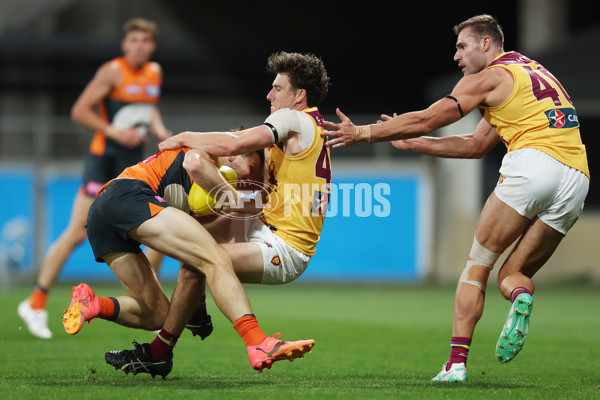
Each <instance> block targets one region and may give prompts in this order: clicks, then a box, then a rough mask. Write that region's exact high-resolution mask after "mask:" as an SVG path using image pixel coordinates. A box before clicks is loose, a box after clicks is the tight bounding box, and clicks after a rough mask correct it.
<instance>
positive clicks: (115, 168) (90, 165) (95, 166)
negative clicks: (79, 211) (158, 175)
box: [83, 139, 144, 197]
mask: <svg viewBox="0 0 600 400" xmlns="http://www.w3.org/2000/svg"><path fill="white" fill-rule="evenodd" d="M143 159H144V148H143V146H139V147H137V148H135V149H128V148H126V147H123V146H120V145H118V144H116V143H111V141H109V140H108V139H107V143H106V151H105V153H104V154H103V155H101V156H97V155H94V154H91V153H88V154H87V155H86V156H85V159H84V161H83V190H84V192H85V193H86V194H87V195H88V196H92V197H93V196H95V195H96V192H98V190H99V189H100V188H101V187H102V185H104V184H105V183H106V182H108V181H110V180H111V179H114V178H116V177H117V176H118V175H119V174H120V173H121V172H123V170H124V169H125V168H127V167H131V166H132V165H135V164H137V163H138V162H140V161H142V160H143Z"/></svg>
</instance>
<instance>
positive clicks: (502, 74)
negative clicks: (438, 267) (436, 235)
mask: <svg viewBox="0 0 600 400" xmlns="http://www.w3.org/2000/svg"><path fill="white" fill-rule="evenodd" d="M454 29H455V33H456V34H457V35H458V38H457V41H456V53H455V56H454V60H455V61H456V62H457V63H458V66H459V68H461V69H462V71H463V73H464V77H463V78H462V79H461V80H460V81H459V82H458V83H457V84H456V86H455V87H454V89H453V90H452V93H451V94H450V95H448V96H446V98H444V99H441V100H439V101H437V102H436V103H434V104H432V105H431V106H430V107H429V108H427V109H426V110H423V111H417V112H410V113H405V114H401V115H398V116H395V117H394V118H390V117H384V119H386V120H387V121H386V122H383V123H380V124H376V125H368V126H355V125H354V124H352V122H351V121H350V119H348V118H347V117H346V116H344V115H343V114H342V113H341V112H340V111H339V110H338V115H339V116H340V118H341V120H342V122H341V123H340V124H335V123H329V122H328V123H327V124H328V126H330V127H332V128H334V129H335V132H327V133H326V134H328V135H331V136H334V138H333V139H331V140H330V141H329V142H328V144H330V145H332V146H333V147H341V146H348V145H351V144H353V143H355V142H357V141H366V142H379V141H387V140H394V142H393V144H394V146H395V147H397V148H400V149H407V150H413V151H416V152H419V153H423V154H428V155H432V156H437V157H454V158H480V157H482V156H483V155H484V154H486V153H487V152H488V151H489V150H490V149H491V148H492V147H494V146H495V145H496V144H497V143H498V142H500V141H502V142H503V143H505V144H506V146H507V149H508V152H507V154H506V155H505V156H504V159H503V161H502V166H501V168H500V179H499V181H498V184H497V185H496V188H495V190H494V192H493V193H492V194H491V195H490V196H489V198H488V200H487V202H486V203H485V205H484V207H483V210H482V212H481V216H480V218H479V221H478V223H477V227H476V228H475V238H474V240H473V246H472V248H471V252H470V253H469V258H468V261H467V265H466V267H465V269H464V271H463V273H462V275H461V277H460V279H459V283H458V287H457V289H456V297H455V303H454V320H453V325H452V339H451V353H450V358H449V360H448V362H446V363H445V364H444V367H443V368H442V370H441V371H440V373H439V374H438V375H437V376H436V377H435V378H434V379H433V380H435V381H460V382H462V381H466V380H467V370H466V362H467V356H468V353H469V348H470V345H471V339H472V337H473V331H474V330H475V326H476V324H477V322H478V321H479V319H480V318H481V315H482V313H483V306H484V300H485V290H486V286H487V281H488V277H489V274H490V271H491V270H492V268H493V266H494V264H495V262H496V261H497V260H498V258H499V257H500V255H501V254H502V253H503V252H504V251H505V250H506V249H507V248H508V247H509V246H510V245H511V244H512V243H514V242H515V241H516V244H515V246H514V248H513V249H512V251H511V253H510V254H509V255H508V257H507V259H506V261H505V262H504V264H503V265H502V267H501V268H500V271H499V272H498V287H499V289H500V292H501V293H502V295H503V296H504V297H505V298H506V299H508V300H510V301H511V303H512V305H511V308H510V311H509V314H508V317H507V319H506V323H505V324H504V326H503V328H502V330H501V333H500V337H499V339H498V342H497V344H496V357H497V358H498V360H499V361H501V362H508V361H510V360H512V359H513V358H514V357H515V356H516V355H517V353H518V352H519V351H520V350H521V348H522V347H523V344H524V343H525V339H526V338H527V331H528V326H529V319H530V317H531V311H532V309H533V298H532V294H533V291H534V284H533V281H532V280H531V278H532V277H533V275H534V274H535V273H536V272H537V271H538V270H539V269H540V268H541V267H542V266H543V265H544V264H545V263H546V261H547V260H548V259H549V258H550V256H551V255H552V253H553V252H554V250H556V248H557V246H558V244H559V243H560V241H561V240H562V238H563V237H564V235H565V234H566V233H567V231H568V230H569V229H570V228H571V227H572V226H573V224H574V223H575V222H576V221H577V219H578V218H579V215H580V213H581V210H582V208H583V202H584V199H585V197H586V195H587V192H588V188H589V170H588V164H587V156H586V150H585V146H584V145H583V144H582V142H581V137H580V132H579V122H578V119H577V113H576V112H575V108H574V107H573V103H572V101H571V99H570V98H569V96H568V94H567V92H566V91H565V89H564V88H563V87H562V85H561V84H560V83H559V81H558V80H557V79H556V78H555V77H554V76H553V75H552V74H551V73H550V72H549V71H548V70H547V69H545V68H544V67H543V66H542V65H540V64H539V63H537V62H536V61H533V60H531V59H529V58H527V57H525V56H524V55H522V54H519V53H516V52H504V49H503V47H504V35H503V32H502V29H501V27H500V25H499V24H498V22H497V21H496V20H495V19H494V18H493V17H491V16H489V15H479V16H475V17H473V18H470V19H468V20H466V21H464V22H462V23H460V24H459V25H457V26H456V27H455V28H454ZM475 108H479V109H480V110H481V112H482V114H483V119H482V120H481V121H480V122H479V124H478V126H477V128H476V129H475V132H474V133H472V134H469V135H457V136H448V137H443V138H435V137H423V136H422V135H426V134H428V133H430V132H432V131H433V130H435V129H437V128H440V127H442V126H446V125H448V124H450V123H452V122H455V121H457V120H459V119H460V118H461V117H463V116H464V115H466V114H468V113H470V112H471V111H473V110H474V109H475ZM410 138H413V139H410ZM398 139H400V140H398ZM404 139H407V140H404Z"/></svg>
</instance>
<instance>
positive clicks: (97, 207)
mask: <svg viewBox="0 0 600 400" xmlns="http://www.w3.org/2000/svg"><path fill="white" fill-rule="evenodd" d="M168 206H169V205H168V204H167V202H166V201H165V200H163V199H162V198H161V197H159V196H158V194H157V193H156V192H155V191H154V190H152V188H151V187H150V185H148V184H147V183H146V182H143V181H140V180H137V179H126V178H122V179H116V180H115V181H114V182H112V183H111V184H110V185H108V186H107V187H106V188H105V189H104V190H103V191H102V192H100V194H99V195H98V197H97V198H96V199H95V200H94V202H93V203H92V206H91V207H90V212H89V213H88V218H87V225H86V228H87V236H88V240H89V241H90V245H91V246H92V251H93V252H94V257H95V258H96V261H98V262H103V261H104V260H103V258H102V257H103V256H105V255H106V254H108V253H112V252H117V251H118V252H128V253H136V254H137V253H139V252H141V249H140V243H139V242H137V241H135V240H133V239H132V238H130V237H129V235H128V232H129V231H130V230H131V229H133V228H135V227H138V226H140V225H141V224H142V222H144V221H146V220H148V219H150V218H152V217H153V216H155V215H156V214H158V212H160V211H161V210H162V209H164V208H166V207H168Z"/></svg>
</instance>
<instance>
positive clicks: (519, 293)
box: [496, 218, 564, 363]
mask: <svg viewBox="0 0 600 400" xmlns="http://www.w3.org/2000/svg"><path fill="white" fill-rule="evenodd" d="M563 236H564V235H563V234H562V233H560V232H558V231H556V230H554V229H553V228H551V227H549V226H548V225H546V224H545V223H544V222H542V221H541V220H540V219H538V218H534V219H533V220H532V221H531V224H530V225H529V226H528V228H527V229H526V230H525V232H524V233H523V235H522V236H521V238H520V239H519V241H518V242H517V244H516V245H515V247H514V248H513V250H512V251H511V253H510V255H509V256H508V258H507V259H506V261H505V262H504V265H503V266H502V268H501V269H500V271H499V273H498V287H499V289H500V291H501V293H502V295H503V296H504V297H505V298H507V299H509V300H511V301H512V304H511V307H510V310H509V312H508V316H507V318H506V321H505V323H504V325H503V327H502V330H501V331H500V336H499V338H498V342H497V344H496V358H497V359H498V361H500V362H503V363H506V362H509V361H511V360H513V359H514V358H515V356H516V355H517V354H518V353H519V352H520V351H521V350H522V348H523V345H524V344H525V340H526V339H527V335H528V331H529V322H530V318H531V313H532V311H533V298H532V294H533V291H534V289H535V286H534V284H533V281H532V280H531V278H532V277H533V275H534V274H535V273H536V272H537V271H539V269H540V268H541V267H542V266H543V265H544V264H545V263H546V261H547V260H548V259H549V258H550V256H551V255H552V254H553V253H554V251H555V250H556V248H557V246H558V244H559V243H560V241H561V240H562V238H563Z"/></svg>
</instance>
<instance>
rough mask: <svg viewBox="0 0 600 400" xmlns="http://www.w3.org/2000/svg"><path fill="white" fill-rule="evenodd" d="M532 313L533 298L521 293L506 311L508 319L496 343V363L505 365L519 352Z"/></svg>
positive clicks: (523, 342)
mask: <svg viewBox="0 0 600 400" xmlns="http://www.w3.org/2000/svg"><path fill="white" fill-rule="evenodd" d="M532 311H533V298H532V297H531V294H529V293H521V294H520V295H518V296H517V298H516V299H515V301H514V302H513V303H512V306H511V307H510V310H509V311H508V317H507V318H506V322H505V323H504V326H503V327H502V330H501V331H500V337H499V338H498V342H497V343H496V358H497V359H498V361H500V362H503V363H507V362H509V361H511V360H512V359H513V358H515V356H516V355H517V354H518V353H519V352H520V351H521V349H522V348H523V345H524V344H525V340H526V339H527V332H528V330H529V319H530V318H531V312H532Z"/></svg>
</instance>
